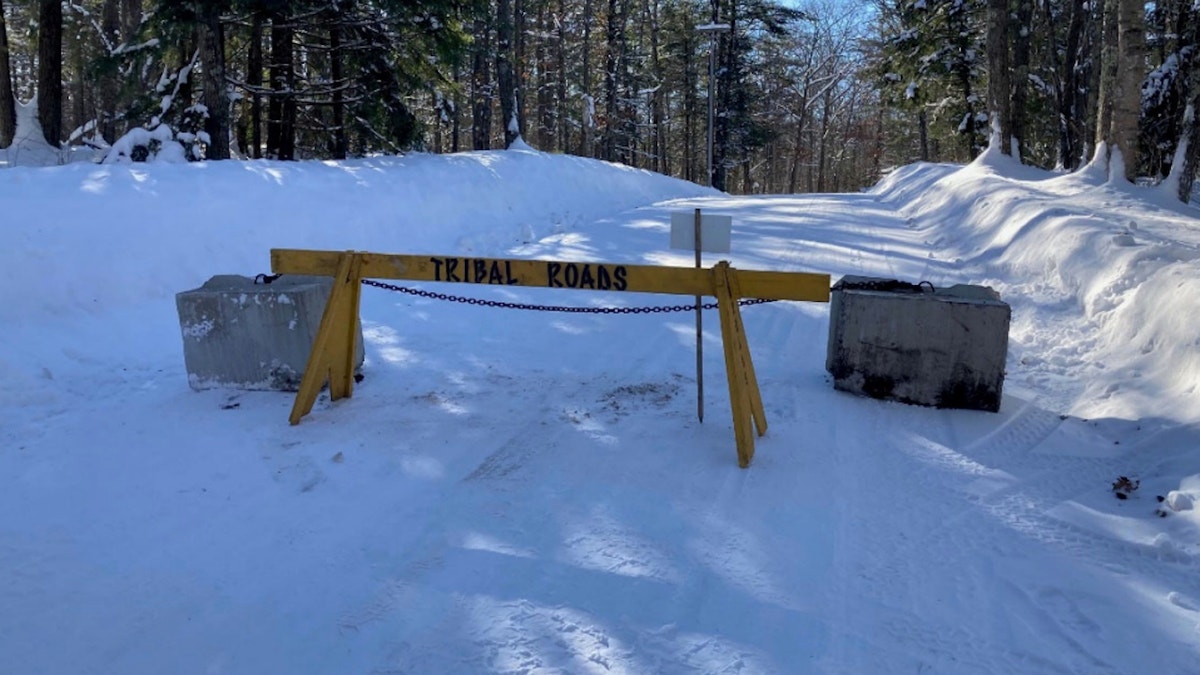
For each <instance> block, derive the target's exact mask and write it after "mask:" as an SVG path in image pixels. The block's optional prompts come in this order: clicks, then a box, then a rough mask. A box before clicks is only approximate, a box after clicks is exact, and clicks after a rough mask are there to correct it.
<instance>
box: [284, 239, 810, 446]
mask: <svg viewBox="0 0 1200 675" xmlns="http://www.w3.org/2000/svg"><path fill="white" fill-rule="evenodd" d="M271 270H272V272H274V273H275V274H312V275H322V276H332V277H333V278H334V284H333V290H332V291H331V292H330V294H329V300H328V301H327V303H326V305H325V312H324V314H322V316H321V325H320V327H319V328H318V329H317V335H316V338H315V339H314V341H313V348H312V353H311V354H309V358H308V364H307V366H306V367H305V371H304V377H303V379H302V380H301V382H300V391H299V392H298V393H297V394H296V401H295V403H294V404H293V406H292V413H291V416H290V417H289V420H290V421H291V423H292V424H298V423H299V422H300V419H301V418H302V417H304V416H305V415H307V414H308V413H309V412H311V411H312V407H313V404H314V403H315V402H316V399H317V395H318V393H319V392H320V390H321V387H322V386H324V384H325V383H326V382H328V383H329V396H330V399H331V400H334V401H336V400H338V399H341V398H346V397H349V396H351V395H352V394H353V391H354V352H355V346H356V345H355V340H356V335H357V331H356V326H357V325H358V311H359V303H360V298H361V285H360V282H361V280H362V279H406V280H411V281H437V282H446V283H463V284H482V285H489V286H520V287H530V288H570V289H575V290H595V291H618V292H631V293H667V294H672V295H693V296H694V295H709V296H715V297H716V298H717V301H718V310H719V313H720V318H721V342H722V346H723V347H724V350H725V374H726V378H727V379H728V381H729V404H730V408H731V411H732V414H733V430H734V436H735V438H736V441H737V454H738V465H739V466H741V467H742V468H745V467H747V466H749V465H750V462H751V461H752V460H753V459H754V431H756V430H757V432H758V435H759V436H762V435H763V434H765V433H766V432H767V417H766V412H765V410H764V408H763V401H762V392H760V391H759V388H758V376H757V375H756V374H755V371H754V360H753V358H752V357H751V356H750V344H749V342H748V341H747V338H746V326H745V324H744V323H742V313H741V308H740V307H739V306H738V300H740V299H742V298H763V299H775V300H802V301H810V302H828V301H829V292H830V291H829V281H830V279H829V275H828V274H812V273H807V272H763V271H755V270H735V269H734V268H732V267H730V266H729V263H728V262H725V261H722V262H719V263H717V265H716V266H714V267H713V268H711V269H696V268H691V267H659V266H654V265H626V264H616V263H602V262H563V261H555V260H514V259H504V258H471V257H460V256H433V255H405V254H385V253H367V252H362V251H309V250H300V249H272V250H271Z"/></svg>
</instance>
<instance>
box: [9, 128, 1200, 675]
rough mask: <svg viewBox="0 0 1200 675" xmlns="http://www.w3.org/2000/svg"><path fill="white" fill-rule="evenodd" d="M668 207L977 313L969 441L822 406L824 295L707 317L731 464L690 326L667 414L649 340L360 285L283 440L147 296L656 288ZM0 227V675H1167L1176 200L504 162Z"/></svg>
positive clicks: (1184, 289)
mask: <svg viewBox="0 0 1200 675" xmlns="http://www.w3.org/2000/svg"><path fill="white" fill-rule="evenodd" d="M694 207H701V208H704V209H706V210H711V211H713V212H718V213H726V214H729V215H731V216H733V220H734V233H733V253H732V254H731V255H730V256H729V259H730V260H731V261H732V263H733V264H734V265H735V266H737V267H739V268H743V269H778V270H802V271H814V272H827V273H830V274H832V275H834V277H835V278H836V277H839V276H841V275H843V274H851V273H852V274H868V275H887V276H895V277H898V278H902V279H905V280H908V281H914V282H915V281H920V280H928V281H931V282H933V283H934V284H937V285H943V284H951V283H984V284H988V285H991V286H993V287H994V288H996V289H997V290H998V291H1000V293H1001V294H1002V296H1003V298H1004V299H1005V300H1006V301H1007V302H1009V303H1011V305H1012V307H1013V312H1014V314H1013V325H1012V331H1011V342H1010V354H1009V365H1008V379H1007V381H1006V386H1005V398H1004V403H1003V407H1002V409H1001V411H1000V413H998V414H989V413H980V412H970V411H937V410H931V409H926V408H920V407H913V406H906V405H900V404H894V403H884V402H879V401H875V400H870V399H862V398H857V397H854V396H851V395H848V394H844V393H840V392H836V391H834V390H833V388H832V386H831V385H830V383H829V380H828V378H827V376H826V374H825V372H824V370H823V366H824V356H825V348H826V335H827V330H828V321H829V313H828V307H827V306H825V305H821V304H813V303H792V302H780V303H774V304H769V305H762V306H755V307H750V308H747V309H746V310H745V311H744V318H745V322H746V328H747V334H748V336H749V341H750V346H751V349H752V350H753V353H754V357H755V362H756V366H757V369H758V377H759V381H760V384H761V387H762V393H763V398H764V402H765V406H766V412H767V417H768V420H769V422H770V431H769V433H768V434H767V436H765V437H764V438H762V439H759V442H758V446H757V455H756V457H755V460H754V463H753V465H752V466H751V468H749V469H747V470H741V469H738V468H737V464H736V460H735V451H734V441H733V432H732V425H731V422H730V419H729V413H728V395H727V392H726V390H725V387H724V386H723V384H724V377H723V375H722V372H723V363H722V358H721V352H720V348H719V345H720V342H719V329H718V325H717V321H716V316H715V313H710V315H709V316H708V317H707V318H706V324H705V325H706V328H707V334H706V340H707V343H706V344H707V348H706V350H705V355H706V363H705V369H706V372H707V380H708V388H707V391H706V395H707V411H708V412H707V415H706V417H705V422H704V424H703V425H701V424H699V423H698V422H697V420H696V417H695V399H694V388H695V382H694V352H693V349H692V341H693V335H692V330H693V323H692V322H693V319H692V316H691V314H688V313H682V314H649V315H635V316H629V315H574V314H547V313H533V312H516V311H510V310H501V309H488V308H478V307H471V306H465V305H460V304H450V303H439V302H436V301H431V300H425V299H419V298H413V297H411V296H406V295H399V294H394V293H387V292H385V291H380V290H377V289H365V290H364V294H363V306H362V318H363V322H364V328H365V334H366V342H367V345H366V347H367V361H366V364H365V376H366V379H365V380H364V381H363V382H362V383H361V384H360V385H359V386H358V387H357V388H356V390H355V394H354V397H353V398H352V399H349V400H345V401H338V402H337V403H334V404H332V405H331V404H330V403H329V402H328V401H327V400H324V399H322V400H321V401H319V402H318V404H317V407H316V408H315V409H314V411H313V414H312V415H310V416H309V417H307V418H305V420H304V421H303V422H302V423H301V424H300V425H298V426H295V427H293V426H289V425H288V423H287V414H288V411H289V409H290V407H291V403H292V397H291V396H290V395H288V394H279V393H250V392H239V391H229V390H210V391H205V392H200V393H197V392H193V391H191V390H190V389H189V388H188V386H187V376H186V373H185V370H184V367H183V358H182V339H181V336H180V332H179V326H178V321H177V316H176V313H175V306H174V293H176V292H178V291H182V290H185V289H188V288H193V287H196V286H198V285H199V284H201V283H202V282H203V281H205V280H206V279H207V278H208V277H209V276H211V275H213V274H219V273H240V274H247V275H254V274H256V273H259V272H267V271H269V270H268V265H269V259H268V251H269V249H270V248H272V247H300V248H330V249H348V248H356V249H366V250H374V251H386V252H401V253H444V254H450V255H472V256H477V255H478V256H506V257H538V258H560V259H567V260H607V261H614V262H637V263H648V264H679V265H690V264H691V262H692V261H691V254H690V253H689V252H685V251H675V250H670V249H669V248H668V229H669V228H668V223H669V213H670V212H671V211H674V210H685V209H687V210H690V209H692V208H694ZM0 214H2V215H0V219H2V224H0V672H4V673H17V674H34V673H54V674H67V673H70V674H75V673H97V674H108V673H248V674H256V675H257V674H262V673H301V672H306V673H476V672H499V673H556V672H557V673H584V672H596V673H598V672H627V673H733V672H741V673H846V674H863V673H997V674H1004V675H1010V674H1012V673H1121V674H1123V675H1125V674H1128V673H1156V674H1169V673H1194V672H1197V668H1198V666H1197V664H1198V663H1200V540H1198V536H1200V519H1198V516H1197V515H1196V512H1195V511H1194V510H1192V509H1190V508H1188V502H1189V497H1191V498H1195V497H1200V426H1197V425H1198V423H1200V405H1198V404H1200V394H1198V393H1197V392H1196V391H1195V384H1196V382H1197V378H1198V377H1200V358H1198V356H1197V353H1198V352H1197V347H1198V346H1200V338H1197V332H1196V328H1195V326H1196V321H1197V317H1198V316H1200V220H1198V219H1197V216H1198V215H1200V212H1198V211H1197V210H1196V209H1195V208H1193V207H1188V206H1183V205H1181V204H1178V203H1175V202H1172V201H1171V200H1170V199H1169V198H1168V197H1166V196H1164V195H1160V194H1159V193H1157V192H1155V191H1153V190H1150V189H1145V188H1134V187H1132V186H1130V185H1128V184H1123V183H1114V184H1109V183H1107V182H1106V180H1105V177H1104V175H1103V172H1102V171H1100V170H1099V169H1096V168H1089V169H1086V170H1083V171H1081V172H1079V173H1076V174H1072V175H1055V174H1048V173H1043V172H1039V171H1034V170H1031V169H1028V168H1024V167H1020V166H1015V165H1012V164H1010V163H1009V162H1008V161H1006V160H1005V159H1004V158H998V157H993V156H992V155H990V154H989V155H985V156H984V157H983V158H981V159H980V160H979V161H977V162H976V163H974V164H972V165H969V166H966V167H956V166H947V165H913V166H908V167H903V168H900V169H898V170H896V171H895V172H893V173H892V174H891V175H890V176H889V177H887V178H886V179H885V180H884V181H882V182H881V184H880V185H879V186H878V187H877V188H876V189H874V190H873V191H870V192H868V193H864V194H852V195H796V196H757V197H732V196H727V195H723V194H719V193H716V192H713V191H710V190H708V189H706V188H700V187H697V186H694V185H691V184H688V183H683V182H680V181H675V180H672V179H668V178H664V177H661V176H656V175H654V174H649V173H646V172H642V171H637V170H633V169H629V168H626V167H620V166H615V165H608V164H603V163H600V162H594V161H589V160H583V159H578V158H573V157H564V156H550V155H543V154H539V153H536V152H531V151H507V152H483V153H466V154H461V155H453V156H423V155H412V156H409V157H405V158H381V159H369V160H357V161H348V162H337V163H332V162H330V163H316V162H298V163H273V162H265V161H256V162H223V163H210V164H190V165H162V164H155V165H126V166H103V167H101V166H96V165H90V164H72V165H68V166H63V167H56V168H43V169H35V168H22V167H17V168H12V169H6V170H3V171H0ZM716 259H717V257H716V256H711V257H706V264H711V263H713V262H715V261H716ZM425 288H428V289H430V290H437V291H443V292H445V291H450V290H453V291H458V292H464V291H463V288H464V287H462V286H457V287H454V288H452V289H448V288H446V287H444V286H438V285H436V284H427V285H425ZM464 294H466V295H471V296H473V297H482V298H494V299H503V300H517V301H523V302H533V303H549V304H580V305H589V304H590V305H657V304H678V303H679V302H680V301H679V299H678V298H673V297H671V296H654V295H631V294H603V293H570V292H563V291H549V290H545V289H542V290H539V289H528V288H517V287H507V288H504V289H491V288H487V287H467V288H466V291H465V292H464ZM1119 476H1128V477H1130V478H1131V479H1133V480H1140V489H1138V490H1136V491H1135V492H1133V493H1132V495H1131V496H1130V498H1129V499H1127V500H1124V501H1121V500H1118V499H1117V498H1116V497H1115V495H1114V493H1113V492H1112V489H1111V487H1112V483H1113V482H1114V481H1116V480H1117V479H1118V477H1119ZM1173 491H1174V492H1173ZM1156 496H1163V497H1164V498H1166V497H1168V496H1170V499H1169V500H1168V502H1169V503H1170V504H1172V505H1174V506H1176V507H1178V508H1179V509H1180V510H1178V511H1177V510H1175V509H1173V508H1170V507H1169V506H1167V504H1168V502H1164V503H1162V504H1160V503H1159V502H1158V501H1157V500H1156ZM1156 510H1161V512H1162V513H1165V514H1166V515H1165V517H1159V516H1158V515H1156Z"/></svg>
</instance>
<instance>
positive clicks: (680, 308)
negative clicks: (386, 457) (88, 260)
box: [362, 279, 776, 314]
mask: <svg viewBox="0 0 1200 675" xmlns="http://www.w3.org/2000/svg"><path fill="white" fill-rule="evenodd" d="M362 283H363V285H364V286H374V287H375V288H382V289H384V290H385V291H396V292H397V293H405V294H407V295H415V296H417V297H421V298H429V299H431V300H445V301H448V302H459V303H463V304H466V305H478V306H481V307H500V308H502V309H524V310H530V311H535V312H566V313H568V314H665V313H667V312H691V311H693V310H695V309H696V305H695V303H693V304H690V305H660V306H656V307H568V306H562V305H530V304H527V303H524V302H504V301H502V300H483V299H481V298H465V297H463V296H460V295H448V294H446V293H433V292H430V291H423V290H420V289H418V288H407V287H405V286H397V285H395V284H387V283H384V282H382V281H375V280H374V279H363V280H362ZM768 302H776V300H775V299H772V298H745V299H742V300H738V306H739V307H748V306H750V305H761V304H764V303H768ZM717 305H718V303H716V302H706V303H704V304H703V305H701V308H703V309H716V308H717Z"/></svg>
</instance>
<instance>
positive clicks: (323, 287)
mask: <svg viewBox="0 0 1200 675" xmlns="http://www.w3.org/2000/svg"><path fill="white" fill-rule="evenodd" d="M332 288H333V279H331V278H329V277H310V276H300V275H284V276H281V277H279V278H278V279H276V280H275V281H274V282H273V283H270V284H255V283H254V279H252V278H250V277H244V276H239V275H233V274H224V275H218V276H215V277H213V278H211V279H209V280H208V281H207V282H205V284H204V285H203V286H201V287H200V288H197V289H193V290H190V291H184V292H182V293H179V294H177V295H176V296H175V306H176V308H177V309H178V310H179V327H180V330H181V331H182V333H183V360H184V363H185V364H186V365H187V371H188V384H190V385H191V387H192V389H196V390H201V389H211V388H215V387H233V388H236V389H250V390H270V391H296V390H297V389H299V387H300V378H301V377H303V375H304V367H305V365H306V364H307V363H308V355H309V352H310V351H311V350H312V344H313V340H314V338H315V337H316V335H317V328H318V327H319V326H320V325H321V315H322V314H323V313H324V311H325V301H326V299H328V297H329V291H330V289H332ZM355 352H356V355H355V359H356V361H355V363H356V364H357V365H358V366H362V362H363V343H362V325H361V324H360V325H359V326H358V340H357V345H356V349H355Z"/></svg>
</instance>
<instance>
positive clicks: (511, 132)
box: [496, 0, 521, 148]
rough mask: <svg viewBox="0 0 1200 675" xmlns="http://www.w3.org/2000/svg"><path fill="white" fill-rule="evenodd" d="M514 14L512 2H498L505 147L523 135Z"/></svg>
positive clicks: (498, 58) (498, 78) (498, 77)
mask: <svg viewBox="0 0 1200 675" xmlns="http://www.w3.org/2000/svg"><path fill="white" fill-rule="evenodd" d="M512 54H513V12H512V3H511V0H497V2H496V85H497V88H498V89H499V93H500V126H501V128H502V129H503V130H504V147H506V148H507V147H508V146H510V145H512V142H513V141H515V140H517V137H518V136H520V135H521V125H520V123H519V122H518V121H517V117H518V114H519V113H518V110H519V109H520V108H519V107H518V104H517V83H516V78H515V76H514V75H513V63H512Z"/></svg>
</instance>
